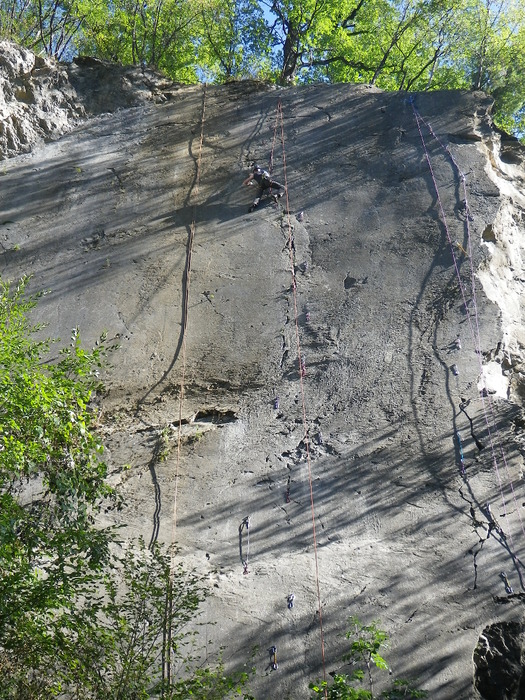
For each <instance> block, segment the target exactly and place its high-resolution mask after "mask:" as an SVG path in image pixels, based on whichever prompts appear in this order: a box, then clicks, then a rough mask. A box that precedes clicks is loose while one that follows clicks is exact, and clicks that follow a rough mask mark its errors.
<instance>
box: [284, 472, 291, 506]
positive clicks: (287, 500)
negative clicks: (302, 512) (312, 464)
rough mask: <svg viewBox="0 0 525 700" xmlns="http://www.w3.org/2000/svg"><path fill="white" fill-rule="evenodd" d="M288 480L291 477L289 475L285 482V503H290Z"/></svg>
mask: <svg viewBox="0 0 525 700" xmlns="http://www.w3.org/2000/svg"><path fill="white" fill-rule="evenodd" d="M290 481H291V477H290V476H289V477H288V482H287V483H286V491H285V494H284V500H285V501H286V503H290Z"/></svg>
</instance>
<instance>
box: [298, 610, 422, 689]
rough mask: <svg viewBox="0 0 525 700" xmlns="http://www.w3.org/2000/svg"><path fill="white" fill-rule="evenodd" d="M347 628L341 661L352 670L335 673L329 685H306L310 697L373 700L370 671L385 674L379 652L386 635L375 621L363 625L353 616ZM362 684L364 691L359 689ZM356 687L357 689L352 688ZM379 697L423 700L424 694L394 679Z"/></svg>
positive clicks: (404, 682) (372, 677) (385, 667)
mask: <svg viewBox="0 0 525 700" xmlns="http://www.w3.org/2000/svg"><path fill="white" fill-rule="evenodd" d="M349 623H350V625H351V629H350V630H349V631H348V632H347V633H346V635H345V637H346V639H348V640H349V641H350V648H349V650H348V652H346V653H345V654H344V655H343V661H344V662H346V663H349V664H350V665H351V666H352V667H353V668H352V671H351V673H350V674H344V673H335V674H333V677H332V680H331V682H328V681H321V682H319V681H317V682H316V683H310V685H309V688H310V690H312V691H313V693H314V695H313V696H312V698H328V700H374V698H376V697H378V696H376V695H374V670H375V669H378V670H381V671H389V668H388V664H387V662H386V661H385V659H384V658H383V656H382V650H383V648H384V647H386V645H387V641H388V636H387V634H386V632H384V631H383V630H382V629H380V628H379V627H378V623H377V622H372V623H371V624H369V625H364V624H362V623H361V622H360V620H359V619H358V618H357V617H355V616H353V617H351V618H350V619H349ZM364 682H366V683H367V685H368V688H363V687H361V686H362V685H363V683H364ZM356 684H357V687H356ZM379 697H380V698H385V699H387V700H398V699H400V698H412V699H413V700H415V699H416V698H425V697H427V693H426V692H425V691H423V690H417V689H416V688H415V687H414V686H413V685H412V683H411V682H410V681H406V680H395V681H394V682H393V684H392V687H391V688H390V689H389V690H386V691H384V692H382V693H381V695H380V696H379Z"/></svg>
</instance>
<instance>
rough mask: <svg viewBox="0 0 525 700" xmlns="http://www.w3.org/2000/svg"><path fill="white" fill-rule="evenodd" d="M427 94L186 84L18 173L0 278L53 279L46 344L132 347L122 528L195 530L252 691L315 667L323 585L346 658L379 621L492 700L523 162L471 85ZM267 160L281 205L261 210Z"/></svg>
mask: <svg viewBox="0 0 525 700" xmlns="http://www.w3.org/2000/svg"><path fill="white" fill-rule="evenodd" d="M413 97H414V101H413V102H412V101H411V100H408V99H407V96H406V95H402V94H384V93H381V92H379V91H376V90H374V89H370V88H367V87H364V86H360V87H359V86H350V85H337V86H328V85H316V86H309V87H301V88H290V89H286V90H283V91H278V90H272V89H267V88H265V87H264V86H261V85H258V84H255V83H246V84H233V85H230V86H223V87H208V88H207V89H206V90H205V89H204V88H202V87H191V88H185V89H180V90H179V91H178V92H174V93H173V94H172V96H171V99H170V101H168V102H166V103H165V104H163V105H156V106H155V105H152V104H151V105H143V106H139V107H134V108H129V109H126V110H121V111H119V112H117V113H116V114H114V115H102V116H99V117H96V118H92V119H90V120H88V121H86V122H85V123H84V124H83V125H81V126H79V127H78V128H76V129H75V130H73V131H72V132H70V133H69V134H67V135H65V136H63V137H62V138H61V139H59V140H58V141H55V142H53V143H50V144H47V145H45V146H41V147H39V148H37V149H35V150H34V151H33V152H32V153H31V154H30V155H20V156H18V157H15V158H12V159H10V160H9V161H5V174H6V177H5V178H4V179H3V184H4V185H5V186H4V187H3V188H2V191H1V193H0V200H1V204H0V206H1V208H2V212H3V217H4V218H3V223H2V227H1V228H2V234H3V235H2V275H3V276H4V277H9V278H13V277H16V276H17V275H19V274H21V273H23V272H26V273H28V272H29V273H32V274H33V280H32V285H33V287H34V288H35V289H37V288H38V289H41V288H46V289H49V290H50V294H49V295H47V296H46V297H45V299H44V301H43V303H42V305H41V306H40V308H39V310H38V311H37V314H38V315H39V316H40V317H41V318H43V319H45V320H47V321H48V323H49V328H48V331H49V333H51V334H53V335H55V334H56V335H60V336H62V337H63V338H64V339H66V338H67V337H68V333H69V329H70V328H72V327H73V326H75V325H77V324H78V325H80V328H81V332H82V334H83V336H84V338H85V339H86V342H88V343H89V342H91V341H93V340H94V339H95V338H96V337H97V336H98V334H99V333H100V332H101V331H102V330H104V329H107V330H108V331H109V335H110V337H116V338H118V339H119V342H120V344H121V348H120V350H119V351H118V353H117V354H116V356H115V357H114V363H113V364H114V366H113V368H112V369H111V370H110V371H109V372H108V377H107V382H108V386H109V387H110V391H109V395H108V397H107V398H105V399H104V401H103V402H102V404H101V407H100V411H101V413H100V422H101V424H102V426H103V432H104V436H105V441H106V444H107V446H108V459H109V460H110V463H111V465H112V477H111V478H112V481H113V483H115V484H117V485H118V488H119V489H120V491H121V493H122V494H123V496H124V499H125V503H126V507H125V508H124V510H123V511H122V512H120V513H108V514H107V518H109V519H111V520H116V521H117V522H119V523H121V524H123V525H125V532H126V533H127V534H128V535H129V536H137V535H139V534H142V535H143V536H144V537H145V539H146V541H150V539H151V540H153V539H156V538H159V539H160V540H164V541H170V540H171V539H172V538H173V537H174V538H175V539H176V541H177V543H178V545H179V546H180V548H181V552H180V557H181V558H182V560H183V561H184V562H185V563H187V564H188V565H190V566H195V567H196V568H197V569H198V570H199V571H201V572H202V573H204V574H205V575H206V576H207V578H208V580H209V590H210V597H209V599H208V602H207V604H206V606H205V608H204V611H203V617H202V619H201V622H203V623H204V628H202V632H201V636H200V645H201V647H200V648H201V651H202V655H203V657H208V658H213V657H214V655H215V654H216V653H217V651H218V649H219V647H220V646H221V645H222V646H224V654H223V656H224V659H225V661H226V662H227V664H228V665H229V664H233V665H239V664H242V663H244V662H247V663H251V661H250V658H249V657H250V651H251V650H252V648H256V651H255V656H254V664H255V666H256V668H257V675H256V677H255V681H254V689H255V691H256V693H255V694H256V696H257V697H258V698H261V699H262V698H283V699H285V698H290V699H293V700H295V699H299V698H305V697H308V690H307V684H308V681H309V680H312V679H314V678H315V677H319V676H320V675H321V674H322V650H321V634H320V624H319V609H318V608H319V604H318V592H319V595H320V600H321V606H322V622H323V637H324V655H325V668H326V672H327V673H329V672H331V671H333V670H338V669H341V668H342V665H341V662H340V657H341V654H342V652H343V651H344V649H345V644H344V639H343V633H344V631H345V630H346V626H347V625H346V621H347V618H348V617H349V616H350V615H358V616H359V617H360V618H361V619H362V620H363V621H366V622H368V621H370V620H373V619H375V620H379V623H380V626H382V627H383V628H384V629H386V631H387V632H388V633H389V634H390V635H391V640H390V648H389V649H388V651H387V652H385V655H386V656H387V658H388V661H389V663H390V665H391V667H392V670H393V674H394V676H396V677H404V678H414V679H417V680H418V682H419V684H420V685H421V686H422V687H423V688H425V689H427V690H428V691H429V692H430V697H432V698H438V699H440V698H442V699H443V700H449V699H450V698H458V699H460V698H472V697H492V696H490V695H483V696H481V695H479V693H480V692H484V691H483V688H484V687H485V686H484V685H483V682H481V683H480V682H479V680H476V682H474V681H475V678H476V679H478V677H479V674H480V673H481V672H482V671H479V669H480V661H479V658H480V652H479V640H480V635H481V634H483V630H484V629H485V628H486V627H487V626H489V625H491V624H493V623H497V624H501V625H503V626H504V628H505V629H506V630H507V629H514V627H512V625H517V627H516V629H518V631H519V634H520V635H521V629H522V626H521V625H522V607H521V606H522V603H521V597H520V596H516V595H515V594H516V593H518V592H523V591H525V588H524V583H523V567H522V564H521V562H522V561H523V557H524V552H523V549H524V545H525V540H524V538H525V532H524V529H523V515H522V511H523V502H524V501H525V498H524V492H523V486H524V485H523V474H522V468H523V467H522V465H523V460H522V442H523V427H524V425H525V423H524V420H523V413H522V405H521V396H522V393H523V383H522V376H523V375H522V370H523V368H522V362H523V360H522V349H523V345H522V334H523V331H522V320H521V314H522V311H521V309H522V300H521V285H522V283H523V282H522V280H521V277H522V274H523V273H522V269H521V257H520V255H521V248H522V246H523V233H524V232H523V200H522V199H521V198H522V196H523V194H522V184H523V175H524V172H523V167H522V162H523V150H522V149H521V148H520V147H519V146H518V145H517V144H515V143H511V142H509V141H506V140H505V142H503V141H502V137H501V136H500V135H499V134H497V133H495V132H494V131H493V130H492V128H491V124H490V102H489V100H487V98H486V97H484V96H483V95H481V94H470V93H462V92H455V93H430V94H421V95H415V96H413ZM279 101H280V104H281V107H282V127H283V128H282V134H283V135H284V151H283V148H282V140H281V121H280V114H281V113H280V111H279V109H278V105H279ZM414 107H415V108H416V110H417V112H416V113H417V114H419V115H420V117H421V118H422V119H423V120H424V121H423V122H420V124H419V128H418V122H417V120H416V116H415V112H414ZM203 108H204V109H203ZM203 113H204V120H202V117H203ZM429 126H430V127H431V129H432V132H433V134H434V136H433V135H432V132H431V131H429V129H428V127H429ZM201 127H202V135H203V141H202V149H201V144H200V136H201ZM420 130H421V133H422V134H423V139H424V144H423V142H422V140H421V136H420ZM436 137H437V138H436ZM425 150H426V153H425ZM426 155H428V160H429V161H430V164H431V167H432V174H431V172H430V169H429V163H428V160H427V157H426ZM270 159H272V162H273V172H274V175H275V177H276V178H277V179H278V180H280V181H281V182H282V181H284V180H286V184H287V186H288V200H286V198H284V199H281V200H280V203H279V204H278V205H276V206H274V205H273V204H272V203H271V202H267V203H265V202H263V203H262V204H261V206H260V207H259V209H257V210H256V211H255V212H253V213H249V212H248V208H249V205H250V202H251V199H252V198H253V190H251V189H248V188H242V187H241V183H242V180H243V179H244V177H246V175H247V173H248V168H249V165H250V164H251V163H252V162H253V161H254V160H256V161H257V162H259V163H260V164H262V165H267V164H268V163H269V162H270ZM452 159H453V160H452ZM454 163H455V164H456V165H455V164H454ZM458 168H459V172H458ZM462 175H463V176H464V183H463V177H462ZM463 184H465V189H464V188H463ZM436 185H437V191H436ZM465 194H466V197H465ZM465 200H466V201H465ZM292 244H293V245H292ZM186 314H187V327H186V332H185V334H183V333H182V325H183V319H184V318H185V317H186ZM458 338H459V342H458ZM300 359H302V360H304V371H301V363H300ZM302 375H304V376H302ZM181 387H182V390H183V395H182V404H181V402H180V398H181ZM277 397H278V399H279V401H278V406H277V404H276V401H275V400H276V398H277ZM179 418H182V420H181V421H180V420H179ZM458 434H459V438H458ZM179 436H180V453H179V454H180V456H179V457H177V452H178V450H177V443H178V441H179ZM160 440H162V441H163V445H164V447H166V445H167V446H168V450H167V451H168V452H169V454H168V458H167V459H165V460H164V461H162V462H158V461H156V459H155V454H158V445H159V441H160ZM164 452H166V449H164ZM124 464H126V465H128V468H127V469H123V468H122V465H124ZM311 495H313V508H312V499H311ZM175 496H176V500H175ZM487 504H489V505H490V509H487ZM246 516H250V527H249V533H248V532H247V531H246V528H241V525H242V523H243V520H244V518H245V517H246ZM313 523H315V538H316V550H314V537H313ZM248 534H249V537H250V541H249V550H248V540H247V536H248ZM241 547H242V551H241V549H240V548H241ZM316 555H317V556H316ZM242 560H244V562H245V565H243V561H242ZM246 569H247V573H243V572H244V571H245V570H246ZM502 571H504V572H505V573H506V576H507V580H508V583H509V585H510V586H511V587H512V589H513V595H508V594H507V593H506V591H505V583H504V581H503V579H502V577H501V576H500V574H501V572H502ZM291 593H293V594H294V595H295V601H294V607H293V608H288V606H287V596H288V595H289V594H291ZM502 601H504V602H505V603H506V604H503V602H502ZM505 625H507V627H505ZM508 625H510V627H509V626H508ZM520 639H521V637H520ZM518 642H519V640H518ZM518 642H516V644H518ZM272 645H276V646H277V649H278V661H279V668H278V670H276V671H272V670H271V668H270V667H269V655H268V651H267V650H268V649H269V648H270V647H271V646H272ZM475 649H478V651H477V652H476V654H474V651H475ZM473 655H474V657H473ZM483 663H484V662H483ZM476 669H478V670H476ZM514 686H515V687H518V686H519V681H517V682H516V683H514ZM487 687H488V686H487ZM378 688H381V683H379V684H378ZM476 688H477V689H476ZM509 692H510V691H509ZM502 697H503V696H502ZM508 697H511V695H508ZM512 697H514V696H512ZM516 697H517V696H516Z"/></svg>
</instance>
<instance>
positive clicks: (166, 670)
mask: <svg viewBox="0 0 525 700" xmlns="http://www.w3.org/2000/svg"><path fill="white" fill-rule="evenodd" d="M206 88H207V85H206V83H204V86H203V91H202V112H201V120H200V121H201V129H200V139H199V154H198V156H197V163H196V173H195V186H194V188H193V191H192V192H191V196H192V198H193V213H192V222H191V226H190V231H189V236H188V243H187V256H186V268H185V271H184V279H185V281H186V284H185V290H184V303H183V309H184V313H183V318H182V328H181V333H182V345H181V361H182V370H181V380H180V389H179V420H178V428H177V458H176V462H175V487H174V493H173V510H172V521H171V523H172V529H171V553H170V555H171V559H170V588H169V592H168V597H167V605H166V608H167V610H166V621H167V625H165V627H167V631H166V629H165V635H166V639H165V644H164V648H165V651H163V661H164V663H163V669H162V675H163V679H165V680H166V681H167V683H168V686H169V685H171V683H172V680H171V665H172V664H171V646H172V643H171V642H172V640H171V615H172V609H173V582H174V578H175V552H174V545H175V539H176V534H177V495H178V486H179V471H180V458H181V443H182V409H183V405H184V385H185V380H186V333H187V330H188V302H189V294H190V280H191V257H192V253H193V243H194V239H195V227H196V217H197V203H196V199H197V196H198V194H199V184H200V175H201V160H202V145H203V141H204V119H205V114H206Z"/></svg>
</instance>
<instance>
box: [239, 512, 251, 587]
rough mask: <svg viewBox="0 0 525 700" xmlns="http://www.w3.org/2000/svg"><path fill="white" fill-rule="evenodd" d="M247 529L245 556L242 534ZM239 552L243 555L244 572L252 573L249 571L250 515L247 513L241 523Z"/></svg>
mask: <svg viewBox="0 0 525 700" xmlns="http://www.w3.org/2000/svg"><path fill="white" fill-rule="evenodd" d="M244 530H246V556H244V552H243V547H242V535H243V531H244ZM239 554H240V557H241V563H242V567H243V572H242V573H243V574H245V575H246V574H248V573H250V572H249V571H248V560H249V558H250V516H249V515H247V516H246V517H245V518H243V519H242V522H241V524H240V525H239Z"/></svg>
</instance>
